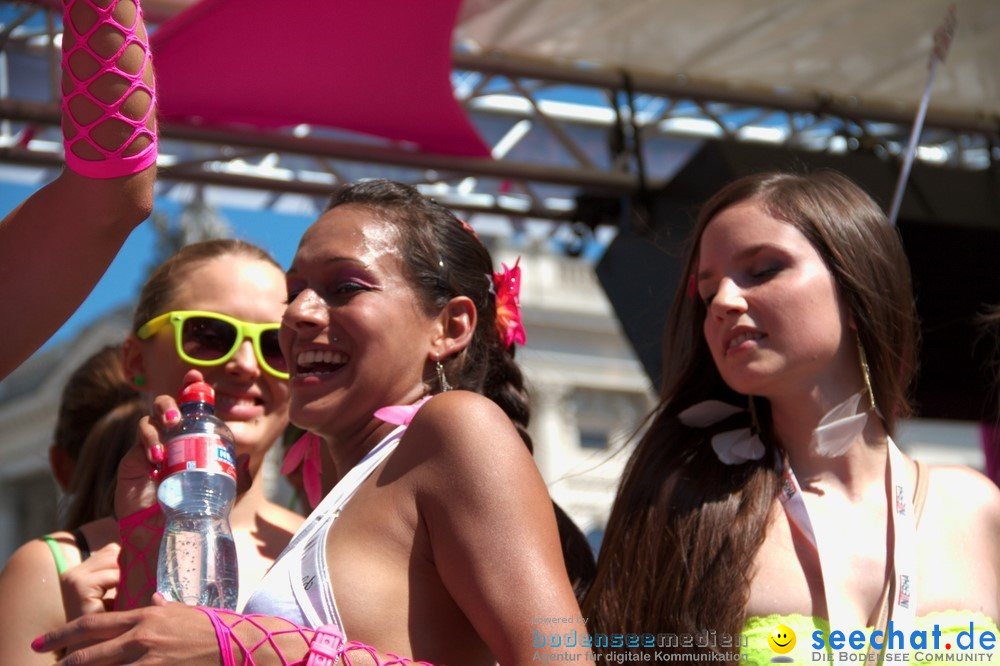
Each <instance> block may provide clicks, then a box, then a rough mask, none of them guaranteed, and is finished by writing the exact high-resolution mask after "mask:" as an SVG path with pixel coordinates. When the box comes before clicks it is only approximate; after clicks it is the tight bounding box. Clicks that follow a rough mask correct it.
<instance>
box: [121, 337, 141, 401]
mask: <svg viewBox="0 0 1000 666" xmlns="http://www.w3.org/2000/svg"><path fill="white" fill-rule="evenodd" d="M122 369H123V370H124V371H125V377H127V378H128V380H129V382H130V383H131V384H132V388H135V389H138V390H140V391H141V390H143V386H144V385H145V383H146V361H145V359H144V358H143V356H142V343H141V342H139V341H138V340H136V338H135V336H134V335H130V336H128V337H127V338H125V342H123V343H122Z"/></svg>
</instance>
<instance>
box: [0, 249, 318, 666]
mask: <svg viewBox="0 0 1000 666" xmlns="http://www.w3.org/2000/svg"><path fill="white" fill-rule="evenodd" d="M284 300H285V289H284V275H283V273H282V272H281V270H280V269H279V268H278V267H277V266H275V265H273V264H270V263H268V262H265V261H261V260H260V259H256V258H249V257H247V256H245V255H228V254H227V255H222V256H220V257H216V258H213V259H209V260H206V261H204V262H202V263H198V264H195V265H193V266H192V267H190V268H189V270H187V271H186V272H185V274H184V277H183V278H182V279H181V280H180V282H179V284H177V285H176V289H175V290H174V292H173V296H172V298H171V300H170V302H168V303H165V304H164V305H163V307H164V311H167V310H172V309H176V310H207V311H212V312H219V313H222V314H226V315H230V316H232V317H236V318H238V319H242V320H245V321H249V322H277V321H279V320H280V319H281V315H282V313H283V311H284ZM124 368H125V373H126V376H128V377H135V376H136V375H141V376H142V377H143V378H144V380H145V381H144V384H143V387H142V388H143V390H146V391H148V392H149V395H150V398H151V399H152V398H153V397H154V396H156V395H160V394H163V395H166V396H175V395H176V394H177V392H178V390H179V389H180V387H181V386H182V384H183V381H184V378H185V375H186V374H187V373H188V372H189V371H190V367H189V366H188V365H187V364H186V363H185V362H184V361H183V360H182V359H180V358H179V357H178V355H177V351H176V345H175V343H174V331H173V327H172V326H166V327H164V328H163V329H162V330H160V331H159V332H158V333H157V334H156V335H154V336H153V337H152V338H150V339H148V340H138V339H136V338H134V337H131V338H129V339H128V341H127V342H126V343H125V353H124ZM199 371H200V372H201V374H202V375H203V376H204V378H205V379H206V380H207V381H208V382H209V383H211V384H212V385H213V386H214V387H215V390H216V414H217V415H218V416H219V417H220V418H222V419H223V420H224V421H226V424H227V425H228V426H229V427H230V429H231V430H232V431H233V434H234V436H235V439H236V449H237V453H238V454H246V455H247V456H248V462H249V471H250V472H251V475H252V476H253V477H257V476H258V475H259V472H260V470H261V462H262V460H263V457H264V454H265V453H266V452H267V450H268V449H269V448H270V446H271V445H272V444H273V443H274V442H275V441H276V440H277V438H278V437H279V436H280V435H281V432H282V430H283V429H284V427H285V425H286V424H287V420H288V385H287V382H285V381H283V380H279V379H277V378H275V377H272V376H271V375H269V374H267V373H265V372H263V371H262V370H261V368H260V367H259V365H258V363H257V359H256V356H255V354H254V352H253V347H252V343H251V341H249V340H245V341H244V342H243V343H242V345H241V346H240V348H239V349H238V350H237V352H236V354H235V355H234V356H233V357H232V358H231V359H230V360H229V361H227V362H226V363H224V364H221V365H218V366H214V367H200V368H199ZM154 411H155V406H154ZM138 455H140V456H142V455H143V454H142V452H141V450H140V451H139V453H138ZM139 469H140V476H141V477H142V478H144V479H146V481H147V483H148V487H147V488H146V489H145V492H147V493H148V494H149V495H150V502H152V501H155V500H153V499H152V493H153V490H154V487H153V484H152V482H150V481H149V477H148V474H149V467H148V466H147V465H146V464H143V462H142V461H140V462H139ZM301 521H302V517H301V516H299V515H297V514H294V513H292V512H291V511H288V510H286V509H285V508H283V507H281V506H278V505H277V504H274V503H272V502H270V501H269V500H268V499H267V498H266V496H265V495H264V488H263V483H261V482H260V479H257V481H255V482H254V483H252V484H251V485H250V486H249V488H248V489H246V490H244V492H243V493H242V494H241V495H240V496H239V498H238V499H237V502H236V504H235V505H234V507H233V510H232V512H231V513H230V522H231V524H232V527H233V535H234V541H235V543H236V548H237V554H238V558H239V574H240V598H241V599H245V598H246V597H248V596H249V593H250V592H251V591H252V590H253V588H254V587H256V585H257V584H258V582H259V581H260V579H261V577H262V576H263V575H264V572H265V571H266V570H267V569H268V568H269V567H270V565H271V562H273V560H274V559H275V558H276V557H277V556H278V555H279V554H280V552H281V551H282V550H283V549H284V547H285V545H286V544H287V543H288V541H289V539H290V538H291V535H292V534H293V533H294V531H295V530H296V529H297V527H298V525H299V524H300V523H301ZM82 531H83V532H84V534H85V535H86V538H87V541H88V543H89V544H90V546H91V548H92V549H93V550H94V554H93V555H91V557H90V558H89V559H87V560H86V561H85V562H83V563H82V564H81V563H80V557H79V551H78V550H76V548H75V547H73V541H72V538H71V537H70V536H69V535H68V534H67V533H65V532H59V533H56V536H57V537H58V538H59V540H60V542H61V543H63V544H65V547H64V549H63V551H64V555H65V557H66V560H67V565H68V566H69V567H70V568H69V570H68V571H67V572H66V574H65V575H64V576H63V577H62V580H61V581H60V579H59V577H57V576H56V575H55V566H54V563H53V559H52V555H51V553H49V552H48V548H47V547H46V545H45V544H44V543H42V542H41V541H39V540H34V541H30V542H28V543H27V544H25V545H24V546H22V547H21V549H19V550H18V551H17V553H15V555H14V556H13V557H12V558H11V559H10V560H9V562H8V566H7V568H6V569H5V570H4V573H3V575H2V576H0V590H3V594H0V604H2V603H3V602H7V603H8V604H10V607H8V606H4V607H3V608H4V616H5V617H8V618H9V617H13V616H16V617H17V621H18V623H17V625H16V626H11V627H9V628H10V629H11V633H10V634H9V635H10V636H11V637H15V636H21V637H23V640H21V641H20V642H19V643H17V644H16V645H14V646H12V647H11V650H15V649H17V650H22V651H23V653H21V652H18V653H16V655H17V656H16V659H14V660H13V661H12V663H19V664H34V663H39V664H41V663H53V659H52V657H53V655H52V654H38V653H33V652H30V651H29V649H28V646H27V644H28V642H29V641H30V640H31V638H33V636H34V635H38V634H39V633H41V632H42V631H46V630H50V629H53V628H55V627H57V626H59V625H60V624H62V623H63V622H65V621H66V620H67V619H68V618H69V619H71V618H73V617H76V616H78V615H80V614H81V613H82V612H84V611H86V612H91V613H93V612H95V611H96V610H103V608H104V600H105V598H106V597H108V596H113V594H114V588H115V586H116V584H117V581H118V568H117V556H118V549H119V547H118V525H117V523H116V521H115V520H114V519H113V518H110V517H108V518H103V519H100V520H96V521H93V522H91V523H88V524H86V525H84V526H83V527H82ZM77 565H79V566H77ZM60 585H61V591H62V594H60ZM26 595H31V596H32V597H33V598H37V599H38V600H39V601H38V603H36V604H34V605H33V606H32V607H31V612H26V611H25V610H24V608H22V607H21V606H19V605H18V604H19V603H20V599H21V598H24V596H26ZM29 634H30V635H29ZM3 648H4V650H6V649H7V646H6V645H4V646H3ZM3 654H7V655H8V656H10V655H14V654H15V652H6V651H5V652H3ZM0 661H4V663H6V661H5V660H4V659H3V658H0Z"/></svg>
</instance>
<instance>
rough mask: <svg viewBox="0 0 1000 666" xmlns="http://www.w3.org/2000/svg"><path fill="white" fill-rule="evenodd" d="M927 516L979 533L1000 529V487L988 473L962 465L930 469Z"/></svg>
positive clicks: (995, 531)
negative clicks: (989, 477) (984, 473)
mask: <svg viewBox="0 0 1000 666" xmlns="http://www.w3.org/2000/svg"><path fill="white" fill-rule="evenodd" d="M924 515H925V517H928V518H929V517H934V518H936V519H937V521H938V522H940V523H942V524H950V525H952V526H953V527H954V528H956V529H960V530H965V529H967V528H969V527H975V532H976V533H981V534H996V533H997V530H1000V488H997V485H996V484H995V483H993V481H991V480H990V479H988V478H987V477H986V476H985V475H983V474H981V473H980V472H978V471H976V470H974V469H972V468H971V467H965V466H962V465H932V466H930V468H929V476H928V484H927V504H926V507H925V509H924Z"/></svg>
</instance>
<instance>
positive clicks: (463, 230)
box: [327, 179, 594, 597]
mask: <svg viewBox="0 0 1000 666" xmlns="http://www.w3.org/2000/svg"><path fill="white" fill-rule="evenodd" d="M347 204H353V205H357V206H363V207H365V208H367V209H368V210H370V211H372V212H373V213H374V214H375V215H378V216H379V217H380V218H381V219H383V220H384V221H386V222H389V223H391V224H393V225H394V226H395V227H396V228H397V229H398V230H399V231H400V234H399V236H400V246H401V247H400V250H401V255H402V257H403V265H404V270H405V271H406V272H407V277H408V278H409V279H410V281H411V283H412V284H413V285H414V291H416V293H417V294H418V295H419V296H420V298H421V301H422V303H421V304H422V306H423V307H424V310H425V311H426V312H427V314H434V313H437V312H440V311H441V309H442V308H443V307H444V306H445V305H447V303H448V301H450V300H451V299H452V298H454V297H455V296H466V297H468V298H469V299H470V300H471V301H472V302H473V304H474V305H475V307H476V313H477V315H478V318H477V322H476V330H475V332H474V334H473V336H472V340H471V341H470V343H469V345H468V346H467V347H466V348H465V349H463V350H462V351H461V352H459V353H457V354H454V355H452V356H450V357H448V358H446V359H441V363H442V365H443V366H444V372H445V377H446V379H447V381H448V384H449V385H450V386H451V387H453V388H459V389H465V390H467V391H474V392H476V393H480V394H482V395H484V396H486V397H487V398H489V399H490V400H492V401H493V402H495V403H496V404H497V405H499V406H500V408H501V409H503V411H504V413H506V414H507V416H508V417H510V420H511V421H512V422H513V424H514V427H515V428H517V431H518V433H519V434H520V435H521V439H522V440H524V443H525V445H526V446H527V447H528V450H529V451H530V450H532V449H533V447H532V442H531V437H530V435H529V434H528V420H529V418H530V416H531V410H530V407H529V405H528V391H527V389H526V388H525V386H524V376H523V375H522V373H521V369H520V368H519V367H518V365H517V363H516V362H515V361H514V346H513V345H511V346H510V347H509V348H505V347H504V344H503V341H502V340H501V338H500V334H499V332H498V330H497V327H496V318H497V304H496V295H495V291H494V288H493V277H492V275H493V260H492V258H491V257H490V253H489V251H488V250H487V249H486V246H485V245H483V244H482V242H480V240H479V239H478V238H477V237H476V235H475V233H474V232H473V231H472V229H471V228H470V227H468V225H466V224H465V223H463V222H462V221H461V220H459V219H458V218H457V217H455V215H454V213H452V212H451V211H450V210H448V209H447V208H445V207H444V206H442V205H440V204H438V203H437V202H435V201H433V200H431V199H428V198H426V197H424V196H423V195H422V194H420V192H419V191H417V189H416V188H414V187H411V186H409V185H405V184H403V183H397V182H394V181H390V180H382V179H377V180H369V181H364V182H360V183H355V184H348V185H343V186H341V187H339V188H337V189H336V190H335V191H334V193H333V196H332V198H331V199H330V203H329V205H328V206H327V210H331V209H333V208H336V207H337V206H343V205H347ZM434 381H436V380H434ZM440 388H441V387H437V389H438V390H440ZM555 510H556V518H557V521H558V524H559V536H560V539H561V541H562V544H563V555H564V557H565V559H566V567H567V569H568V570H569V573H570V578H571V580H572V581H573V585H574V588H575V589H576V591H577V595H578V597H579V596H582V594H583V593H584V592H585V591H586V589H587V587H589V584H590V581H591V580H592V579H593V574H594V559H593V555H592V553H591V551H590V546H589V545H588V544H587V540H586V538H585V537H584V536H583V534H582V533H581V532H580V530H579V528H578V527H577V526H576V525H575V524H573V522H572V520H571V519H570V518H569V516H567V515H566V514H565V512H563V511H562V509H560V508H559V507H558V506H555Z"/></svg>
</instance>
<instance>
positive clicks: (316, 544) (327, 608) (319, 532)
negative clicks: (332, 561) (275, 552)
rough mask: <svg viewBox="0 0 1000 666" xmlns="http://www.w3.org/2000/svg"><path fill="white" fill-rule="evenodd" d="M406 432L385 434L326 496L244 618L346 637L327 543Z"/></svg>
mask: <svg viewBox="0 0 1000 666" xmlns="http://www.w3.org/2000/svg"><path fill="white" fill-rule="evenodd" d="M404 432H406V426H405V425H401V426H399V427H397V428H396V429H395V430H393V431H392V432H391V433H389V434H388V435H387V436H386V437H385V439H383V440H382V441H381V442H379V443H378V444H377V445H375V447H374V448H373V449H372V450H371V451H369V452H368V453H367V454H366V455H365V457H364V458H362V459H361V460H360V461H359V462H358V464H356V465H355V466H354V467H352V468H351V469H350V471H348V472H347V474H345V475H344V476H343V478H341V479H340V481H338V482H337V485H336V486H334V487H333V490H331V491H330V492H329V493H327V495H326V497H324V498H323V501H322V502H320V503H319V505H318V506H317V507H316V508H315V509H313V512H312V513H311V514H309V517H308V518H307V519H306V521H305V522H304V523H303V524H302V526H301V527H300V528H299V530H298V532H296V533H295V536H294V537H292V541H291V543H289V544H288V546H287V547H286V548H285V550H284V551H282V553H281V555H280V556H279V557H278V559H277V560H275V562H274V564H273V565H272V566H271V568H270V569H269V570H268V572H267V574H265V576H264V579H263V580H262V581H261V584H260V586H259V587H258V588H257V590H256V591H255V592H254V593H253V594H252V595H251V596H250V599H249V600H248V601H247V603H246V606H244V608H243V611H242V612H243V613H260V614H262V615H270V616H276V617H281V618H284V619H286V620H289V621H290V622H293V623H295V624H298V625H300V626H304V627H310V628H314V629H315V628H318V627H322V626H324V625H331V624H332V625H336V626H337V627H338V628H339V629H340V631H341V632H342V633H344V626H343V622H341V619H340V613H339V612H338V611H337V603H336V601H335V600H334V597H333V586H332V585H331V584H330V572H329V570H328V569H327V564H326V548H325V545H326V537H327V534H328V533H329V532H330V528H331V527H332V526H333V522H334V521H335V520H336V519H337V516H338V515H340V512H341V510H343V508H344V506H345V505H346V504H347V502H348V501H349V500H350V499H351V497H353V496H354V493H356V492H357V490H358V488H359V487H360V486H361V484H362V483H364V481H365V479H367V478H368V477H369V476H371V473H372V472H373V471H375V468H377V467H378V466H379V465H380V464H381V463H382V461H384V460H385V459H386V458H387V457H388V456H389V455H390V454H391V453H392V452H393V451H394V450H395V449H396V446H397V445H398V444H399V440H400V439H401V438H402V437H403V433H404ZM345 640H346V634H345Z"/></svg>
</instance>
